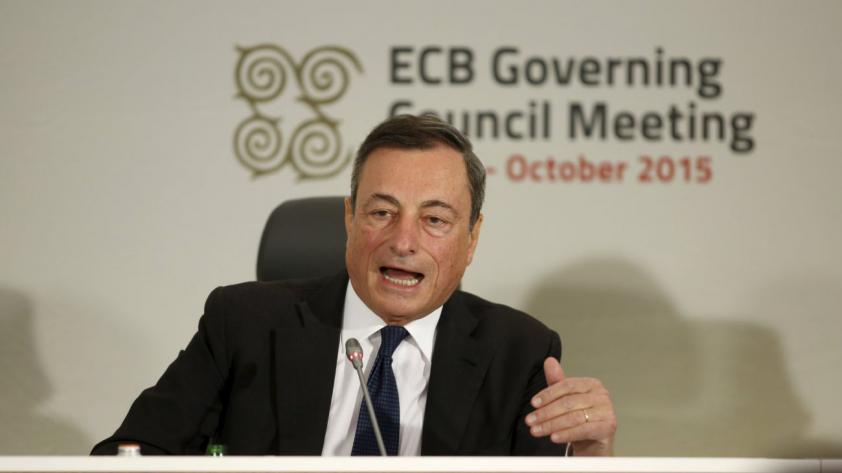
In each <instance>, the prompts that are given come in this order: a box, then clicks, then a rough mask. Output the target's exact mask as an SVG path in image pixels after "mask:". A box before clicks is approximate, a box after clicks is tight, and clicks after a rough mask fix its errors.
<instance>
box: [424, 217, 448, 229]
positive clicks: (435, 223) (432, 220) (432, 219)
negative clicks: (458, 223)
mask: <svg viewBox="0 0 842 473" xmlns="http://www.w3.org/2000/svg"><path fill="white" fill-rule="evenodd" d="M427 223H429V224H430V225H433V226H435V227H440V226H442V225H444V224H446V223H447V221H445V220H444V219H441V218H438V217H427Z"/></svg>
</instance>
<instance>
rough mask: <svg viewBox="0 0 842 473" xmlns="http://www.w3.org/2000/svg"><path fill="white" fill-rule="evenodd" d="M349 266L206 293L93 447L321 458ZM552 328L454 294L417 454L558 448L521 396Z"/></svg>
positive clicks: (539, 373) (533, 385)
mask: <svg viewBox="0 0 842 473" xmlns="http://www.w3.org/2000/svg"><path fill="white" fill-rule="evenodd" d="M347 283H348V276H347V275H346V274H342V275H338V276H335V277H332V278H324V279H318V280H309V281H283V282H271V283H244V284H239V285H236V286H229V287H222V288H217V289H216V290H214V291H213V292H212V293H211V295H210V296H209V297H208V300H207V303H206V305H205V315H204V316H203V317H202V318H201V320H200V322H199V330H198V332H197V333H196V335H195V336H194V337H193V339H192V340H191V341H190V344H189V345H188V346H187V348H186V349H185V350H183V351H181V352H180V353H179V355H178V357H177V358H176V360H175V361H174V362H173V363H172V364H171V365H170V366H169V368H167V370H166V372H165V373H164V375H163V376H162V377H161V379H160V380H158V383H157V384H156V385H155V386H153V387H151V388H149V389H146V390H145V391H143V392H142V393H141V395H140V396H139V397H138V398H137V400H135V402H134V404H133V405H132V407H131V409H130V410H129V413H128V415H127V416H126V419H125V420H124V421H123V424H122V425H121V426H120V428H119V429H117V431H116V432H115V433H114V435H113V436H112V437H110V438H108V439H106V440H103V441H102V442H100V443H99V444H97V445H96V446H95V447H94V449H93V452H92V453H93V454H113V453H114V452H115V451H116V448H117V445H118V444H119V443H120V442H125V441H135V442H139V443H140V444H141V449H142V450H143V452H144V453H145V454H149V453H164V454H202V453H204V449H205V447H206V445H207V443H208V442H209V440H210V439H211V438H213V441H214V442H217V443H223V444H225V445H226V446H227V449H228V453H229V454H244V455H266V454H279V455H319V454H321V451H322V444H323V442H324V436H325V430H326V428H327V420H328V412H329V409H330V399H331V393H332V389H333V380H334V374H335V369H336V357H337V349H338V347H339V334H340V329H341V326H342V312H343V303H344V298H345V289H346V285H347ZM560 353H561V344H560V341H559V337H558V335H557V334H556V333H555V332H553V331H551V330H549V329H548V328H547V327H545V326H544V325H543V324H541V323H540V322H538V321H536V320H535V319H533V318H531V317H529V316H528V315H526V314H523V313H521V312H518V311H515V310H514V309H511V308H509V307H505V306H502V305H498V304H492V303H490V302H488V301H485V300H483V299H480V298H478V297H476V296H473V295H471V294H468V293H465V292H461V291H457V292H456V293H454V294H453V296H451V298H450V299H449V300H448V301H447V302H446V303H445V304H444V308H443V310H442V315H441V319H440V320H439V324H438V327H437V332H436V341H435V348H434V350H433V361H432V369H431V373H430V382H429V386H428V393H427V406H426V411H425V415H424V427H423V429H424V430H423V433H422V439H421V453H422V454H424V455H562V454H563V452H564V445H554V444H552V443H551V442H549V441H548V440H547V439H546V438H543V439H535V438H533V437H532V436H530V435H529V432H528V429H527V428H526V426H525V424H524V422H523V419H524V417H525V416H526V414H527V413H528V412H529V411H530V410H531V408H530V406H529V400H530V398H531V397H532V396H533V395H534V394H535V393H536V392H538V391H539V390H541V389H542V388H544V387H545V386H546V381H545V379H544V374H543V360H544V359H545V358H546V357H547V356H554V357H559V356H560Z"/></svg>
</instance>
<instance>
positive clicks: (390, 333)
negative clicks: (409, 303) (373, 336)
mask: <svg viewBox="0 0 842 473" xmlns="http://www.w3.org/2000/svg"><path fill="white" fill-rule="evenodd" d="M407 335H409V332H407V331H406V329H405V328H403V327H401V326H400V325H387V326H385V327H383V328H381V329H380V352H379V353H378V354H377V356H387V357H389V358H391V357H392V353H394V352H395V349H397V348H398V345H400V344H401V342H402V341H403V339H404V338H406V336H407Z"/></svg>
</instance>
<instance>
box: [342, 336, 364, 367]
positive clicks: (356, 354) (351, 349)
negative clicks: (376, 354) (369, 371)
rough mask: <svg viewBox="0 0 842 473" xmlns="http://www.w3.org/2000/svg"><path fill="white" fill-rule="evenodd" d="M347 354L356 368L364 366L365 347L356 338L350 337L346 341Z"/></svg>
mask: <svg viewBox="0 0 842 473" xmlns="http://www.w3.org/2000/svg"><path fill="white" fill-rule="evenodd" d="M345 356H347V357H348V360H349V361H350V362H351V364H353V365H354V368H362V366H363V347H362V346H360V342H359V341H358V340H357V339H356V338H349V339H348V340H346V341H345Z"/></svg>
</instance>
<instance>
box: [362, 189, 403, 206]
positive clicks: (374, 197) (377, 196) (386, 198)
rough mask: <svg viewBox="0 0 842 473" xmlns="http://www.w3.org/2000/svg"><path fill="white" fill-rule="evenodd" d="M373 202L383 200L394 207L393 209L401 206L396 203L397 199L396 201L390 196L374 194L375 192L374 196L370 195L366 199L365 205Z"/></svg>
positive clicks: (398, 202)
mask: <svg viewBox="0 0 842 473" xmlns="http://www.w3.org/2000/svg"><path fill="white" fill-rule="evenodd" d="M375 200H385V201H386V202H388V203H390V204H392V205H394V206H395V207H400V206H401V203H400V201H398V199H396V198H395V196H393V195H390V194H379V193H376V192H375V193H374V194H371V197H369V198H368V200H367V201H366V204H370V203H371V202H372V201H375Z"/></svg>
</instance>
